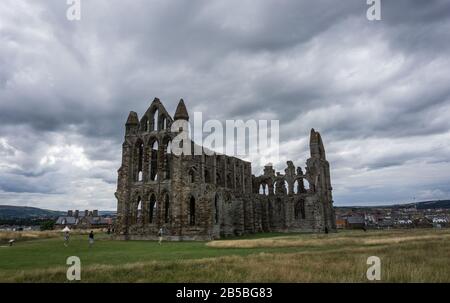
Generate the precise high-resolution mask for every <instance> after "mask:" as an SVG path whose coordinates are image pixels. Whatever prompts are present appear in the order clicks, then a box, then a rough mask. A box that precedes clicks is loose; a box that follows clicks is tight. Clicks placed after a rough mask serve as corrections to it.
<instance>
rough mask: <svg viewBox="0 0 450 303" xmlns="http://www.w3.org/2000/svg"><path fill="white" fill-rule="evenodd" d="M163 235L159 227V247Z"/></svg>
mask: <svg viewBox="0 0 450 303" xmlns="http://www.w3.org/2000/svg"><path fill="white" fill-rule="evenodd" d="M163 234H164V231H163V228H162V227H161V228H160V229H159V232H158V236H159V245H161V243H162V240H163Z"/></svg>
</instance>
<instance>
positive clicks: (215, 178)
mask: <svg viewBox="0 0 450 303" xmlns="http://www.w3.org/2000/svg"><path fill="white" fill-rule="evenodd" d="M176 120H185V121H188V120H189V115H188V112H187V110H186V106H185V104H184V102H183V100H181V101H180V103H179V104H178V107H177V110H176V113H175V116H174V118H173V119H172V117H171V116H170V115H169V114H168V113H167V111H166V109H165V108H164V106H163V105H162V103H161V102H160V101H159V100H158V99H155V100H154V101H153V103H152V104H151V106H150V107H149V109H148V110H147V112H146V113H145V115H144V116H143V118H142V119H141V120H139V119H138V115H137V113H135V112H130V115H129V117H128V120H127V122H126V130H125V141H124V143H123V145H122V165H121V167H120V169H119V170H118V175H119V176H118V185H117V192H116V198H117V200H118V204H117V205H118V206H117V214H118V220H117V227H116V237H117V238H118V239H142V240H146V239H155V238H156V237H157V235H158V231H159V229H160V228H161V227H163V228H164V230H165V233H166V234H165V236H167V237H168V238H170V239H171V240H209V239H217V238H221V237H226V236H231V235H241V234H246V233H255V232H270V231H278V232H324V231H325V230H328V231H334V230H335V229H336V224H335V219H334V218H335V216H334V210H333V200H332V195H331V190H332V188H331V182H330V168H329V163H328V161H327V160H326V157H325V150H324V147H323V143H322V139H321V136H320V134H319V133H318V132H316V131H314V129H313V130H311V137H310V151H311V157H310V158H309V159H308V160H307V162H306V170H305V172H303V170H302V169H301V168H300V167H298V168H296V167H295V166H294V164H293V163H292V162H291V161H288V162H287V168H286V169H285V171H284V174H281V173H276V172H275V171H274V169H273V167H272V165H271V164H268V165H267V166H266V167H265V168H264V173H263V175H261V176H258V177H255V176H254V175H252V169H251V163H250V162H247V161H243V160H241V159H238V158H235V157H230V156H226V155H218V154H215V155H211V156H210V155H206V154H202V155H181V156H175V155H174V154H172V153H171V144H172V140H173V139H174V137H175V136H176V135H177V133H173V132H171V130H170V129H171V125H172V123H173V122H174V121H176ZM192 146H193V143H192ZM308 185H309V186H308Z"/></svg>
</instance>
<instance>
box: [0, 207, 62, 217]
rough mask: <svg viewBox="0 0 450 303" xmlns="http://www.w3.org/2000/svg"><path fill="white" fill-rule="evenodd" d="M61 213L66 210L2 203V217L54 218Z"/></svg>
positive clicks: (0, 209)
mask: <svg viewBox="0 0 450 303" xmlns="http://www.w3.org/2000/svg"><path fill="white" fill-rule="evenodd" d="M61 214H64V212H61V211H54V210H47V209H40V208H36V207H27V206H10V205H0V219H31V218H53V217H57V216H60V215H61Z"/></svg>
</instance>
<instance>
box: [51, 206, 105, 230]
mask: <svg viewBox="0 0 450 303" xmlns="http://www.w3.org/2000/svg"><path fill="white" fill-rule="evenodd" d="M112 223H113V222H112V219H111V218H105V217H102V216H99V214H98V210H93V211H89V210H85V211H84V212H80V211H79V210H75V211H72V210H69V211H67V215H66V216H60V217H58V219H56V222H55V229H61V228H64V227H66V226H68V227H69V228H72V229H90V228H106V227H110V226H111V225H112Z"/></svg>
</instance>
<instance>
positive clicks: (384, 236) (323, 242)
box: [207, 230, 450, 248]
mask: <svg viewBox="0 0 450 303" xmlns="http://www.w3.org/2000/svg"><path fill="white" fill-rule="evenodd" d="M430 231H431V232H433V233H434V234H429V233H428V234H424V231H422V230H416V231H409V233H410V234H411V235H408V234H406V235H405V232H404V231H403V233H399V232H398V231H393V232H385V233H383V232H369V233H366V234H363V235H364V237H362V236H361V234H359V235H358V236H355V237H350V236H349V235H348V234H347V235H339V234H333V235H330V236H324V235H311V236H309V237H305V236H285V237H273V238H263V239H250V240H219V241H212V242H209V243H208V244H207V246H209V247H215V248H261V247H267V248H274V247H280V248H281V247H315V246H335V245H377V244H394V243H400V242H407V241H420V240H439V239H449V238H450V231H446V230H444V231H433V230H430Z"/></svg>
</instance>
